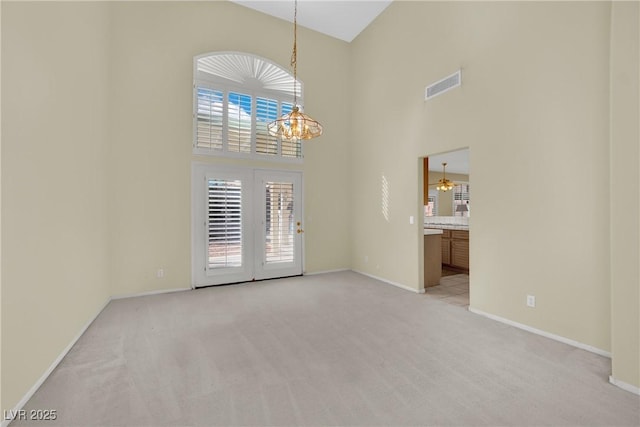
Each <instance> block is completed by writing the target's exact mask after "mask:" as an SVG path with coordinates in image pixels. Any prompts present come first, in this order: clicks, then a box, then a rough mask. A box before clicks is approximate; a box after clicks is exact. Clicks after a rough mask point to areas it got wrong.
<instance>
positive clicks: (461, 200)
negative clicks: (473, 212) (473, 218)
mask: <svg viewBox="0 0 640 427" xmlns="http://www.w3.org/2000/svg"><path fill="white" fill-rule="evenodd" d="M458 205H467V208H470V206H469V184H459V185H456V186H455V187H454V188H453V215H454V216H456V215H458V212H456V208H457V207H458ZM460 215H461V216H469V213H468V211H467V212H466V213H463V212H461V213H460Z"/></svg>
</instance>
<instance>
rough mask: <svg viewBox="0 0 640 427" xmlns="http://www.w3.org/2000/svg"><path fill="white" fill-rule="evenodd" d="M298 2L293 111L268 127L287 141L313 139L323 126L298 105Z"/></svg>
mask: <svg viewBox="0 0 640 427" xmlns="http://www.w3.org/2000/svg"><path fill="white" fill-rule="evenodd" d="M297 33H298V0H295V1H294V13H293V52H292V53H291V66H292V67H293V109H292V110H291V112H290V113H288V114H285V115H283V116H282V117H280V118H279V119H276V120H274V121H272V122H271V123H269V124H268V125H267V130H268V131H269V135H271V136H275V137H279V138H281V139H282V140H285V141H294V142H295V141H298V140H301V139H311V138H315V137H317V136H320V135H322V125H321V124H320V123H318V121H317V120H315V119H312V118H311V117H310V116H309V115H307V114H305V113H303V112H302V111H300V106H299V105H298V104H297V100H298V99H297V94H298V78H297V76H298V67H297V66H298V49H297Z"/></svg>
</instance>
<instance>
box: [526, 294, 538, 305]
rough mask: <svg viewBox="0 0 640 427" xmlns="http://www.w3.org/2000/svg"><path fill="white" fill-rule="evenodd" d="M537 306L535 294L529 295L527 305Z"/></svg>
mask: <svg viewBox="0 0 640 427" xmlns="http://www.w3.org/2000/svg"><path fill="white" fill-rule="evenodd" d="M535 306H536V297H535V296H534V295H527V307H535Z"/></svg>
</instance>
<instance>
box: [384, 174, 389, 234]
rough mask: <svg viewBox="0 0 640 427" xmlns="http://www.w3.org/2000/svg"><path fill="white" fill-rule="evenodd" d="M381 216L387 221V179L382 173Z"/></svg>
mask: <svg viewBox="0 0 640 427" xmlns="http://www.w3.org/2000/svg"><path fill="white" fill-rule="evenodd" d="M382 216H383V217H384V219H385V220H386V221H387V222H389V181H387V177H386V176H384V175H382Z"/></svg>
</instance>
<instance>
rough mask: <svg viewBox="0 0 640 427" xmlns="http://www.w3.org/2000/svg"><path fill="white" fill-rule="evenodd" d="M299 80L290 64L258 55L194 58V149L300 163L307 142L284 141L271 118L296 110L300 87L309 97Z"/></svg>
mask: <svg viewBox="0 0 640 427" xmlns="http://www.w3.org/2000/svg"><path fill="white" fill-rule="evenodd" d="M245 81H247V82H250V83H249V84H246V85H245V84H243V83H242V82H245ZM294 82H295V80H294V79H293V76H292V75H291V74H290V73H289V72H288V71H287V70H286V69H284V68H282V67H280V66H279V65H277V64H274V63H271V62H270V61H268V60H265V59H264V58H259V57H257V56H255V55H250V54H243V53H239V52H218V53H211V54H207V55H201V56H198V57H196V58H194V114H193V120H194V142H193V153H194V154H196V155H202V154H204V155H217V156H226V157H234V158H238V157H246V158H252V159H255V160H263V159H273V160H280V161H286V162H292V161H293V162H300V161H301V160H302V157H303V153H302V151H303V147H302V142H301V141H281V140H280V138H276V137H273V136H271V135H269V133H268V131H267V125H268V123H270V122H272V121H273V120H275V119H277V118H278V117H280V116H282V115H283V114H287V113H289V112H291V110H292V107H293V105H292V103H291V100H292V99H293V98H294V92H295V94H296V97H297V99H298V100H300V102H302V101H303V96H302V86H303V83H302V82H300V81H297V82H295V83H294Z"/></svg>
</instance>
